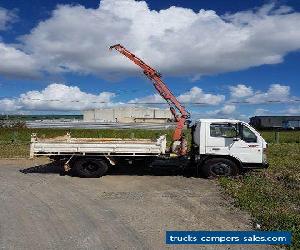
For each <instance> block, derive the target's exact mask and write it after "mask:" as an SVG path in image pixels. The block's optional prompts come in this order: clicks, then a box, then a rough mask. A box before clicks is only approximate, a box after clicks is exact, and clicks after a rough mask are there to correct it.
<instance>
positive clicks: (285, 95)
mask: <svg viewBox="0 0 300 250" xmlns="http://www.w3.org/2000/svg"><path fill="white" fill-rule="evenodd" d="M290 98H291V96H290V87H289V86H286V85H281V84H271V85H270V87H269V89H268V90H267V92H261V91H257V92H255V93H254V94H253V95H252V96H250V97H248V98H247V99H246V100H247V101H248V102H250V103H262V102H272V101H280V102H284V101H289V100H290Z"/></svg>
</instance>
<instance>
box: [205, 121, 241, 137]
mask: <svg viewBox="0 0 300 250" xmlns="http://www.w3.org/2000/svg"><path fill="white" fill-rule="evenodd" d="M210 136H211V137H224V138H233V137H236V136H237V127H236V124H228V123H212V124H211V125H210Z"/></svg>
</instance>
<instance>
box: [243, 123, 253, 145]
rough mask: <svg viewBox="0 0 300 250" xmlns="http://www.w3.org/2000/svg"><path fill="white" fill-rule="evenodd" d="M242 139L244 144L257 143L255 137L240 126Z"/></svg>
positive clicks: (244, 127) (247, 129)
mask: <svg viewBox="0 0 300 250" xmlns="http://www.w3.org/2000/svg"><path fill="white" fill-rule="evenodd" d="M242 139H243V140H244V141H245V142H257V137H256V135H255V134H254V133H253V132H252V131H251V130H250V129H249V128H248V127H246V126H245V125H243V126H242Z"/></svg>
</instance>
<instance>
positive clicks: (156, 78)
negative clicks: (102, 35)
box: [110, 44, 190, 155]
mask: <svg viewBox="0 0 300 250" xmlns="http://www.w3.org/2000/svg"><path fill="white" fill-rule="evenodd" d="M110 49H115V50H117V51H119V52H120V53H121V54H123V55H124V56H126V57H127V58H128V59H130V60H131V61H132V62H134V63H135V64H136V65H138V66H139V67H140V68H142V70H143V72H144V74H145V75H146V76H147V77H148V78H149V79H150V80H151V81H152V82H153V85H154V87H155V89H156V90H157V91H158V93H159V94H160V95H161V97H162V98H164V99H165V100H166V101H167V103H168V104H169V105H170V111H171V113H172V114H173V116H174V119H175V121H176V123H177V125H176V129H175V131H174V133H173V141H180V147H179V149H178V150H177V153H178V154H179V155H186V153H187V145H186V144H187V143H186V140H185V138H184V135H183V128H184V125H185V124H187V125H188V124H189V123H190V121H189V120H188V119H189V118H190V114H189V112H187V111H186V109H185V107H184V106H183V105H181V104H180V102H179V101H178V100H177V98H176V97H175V96H174V95H173V93H172V92H171V91H170V90H169V88H168V87H167V85H166V84H165V83H164V82H163V81H162V79H161V75H160V73H158V72H157V71H156V70H155V69H153V68H152V67H150V66H149V65H147V64H146V63H145V62H143V61H142V60H141V59H140V58H138V57H137V56H135V55H134V54H133V53H131V52H130V51H128V50H127V49H126V48H125V47H123V46H122V45H121V44H116V45H113V46H111V47H110ZM176 110H177V111H179V113H180V114H177V111H176Z"/></svg>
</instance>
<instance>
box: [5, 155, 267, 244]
mask: <svg viewBox="0 0 300 250" xmlns="http://www.w3.org/2000/svg"><path fill="white" fill-rule="evenodd" d="M45 164H47V160H46V159H38V160H26V159H19V160H0V248H1V249H166V248H172V249H173V248H175V249H177V248H178V249H195V248H197V249H199V248H201V249H245V246H244V247H243V246H221V247H217V246H197V247H196V246H191V245H190V246H167V245H165V244H164V242H165V231H166V230H249V229H251V228H250V223H249V216H247V214H245V213H243V212H241V211H239V210H238V209H236V208H233V207H232V206H231V205H229V204H228V202H227V201H226V200H225V199H224V198H222V196H221V195H220V190H219V188H218V186H217V185H216V182H215V181H212V180H206V179H201V178H193V177H191V178H188V177H184V176H183V175H182V174H181V172H180V171H179V172H173V173H171V174H170V171H166V170H151V171H146V172H140V171H137V170H136V169H128V168H121V169H119V170H116V169H115V170H112V171H111V172H110V173H109V174H108V175H106V176H104V177H102V178H100V179H83V178H77V177H70V176H61V175H59V171H60V169H59V168H58V167H55V166H52V165H50V164H48V165H45ZM269 248H270V247H268V246H257V247H256V249H269ZM247 249H249V246H247Z"/></svg>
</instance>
